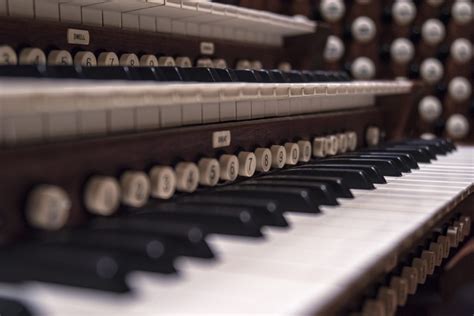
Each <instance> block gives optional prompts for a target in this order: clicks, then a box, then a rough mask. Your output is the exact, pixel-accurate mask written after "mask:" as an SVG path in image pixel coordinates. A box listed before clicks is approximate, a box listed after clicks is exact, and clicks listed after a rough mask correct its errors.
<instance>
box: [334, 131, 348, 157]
mask: <svg viewBox="0 0 474 316" xmlns="http://www.w3.org/2000/svg"><path fill="white" fill-rule="evenodd" d="M336 137H337V141H338V152H339V153H345V152H346V151H347V135H346V134H345V133H340V134H337V135H336Z"/></svg>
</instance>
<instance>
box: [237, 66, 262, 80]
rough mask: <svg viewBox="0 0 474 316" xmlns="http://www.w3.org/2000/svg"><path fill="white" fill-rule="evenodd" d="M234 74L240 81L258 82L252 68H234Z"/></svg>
mask: <svg viewBox="0 0 474 316" xmlns="http://www.w3.org/2000/svg"><path fill="white" fill-rule="evenodd" d="M234 74H235V76H236V77H237V80H238V81H239V82H258V81H257V78H255V74H254V73H253V72H252V71H251V70H250V69H238V70H234Z"/></svg>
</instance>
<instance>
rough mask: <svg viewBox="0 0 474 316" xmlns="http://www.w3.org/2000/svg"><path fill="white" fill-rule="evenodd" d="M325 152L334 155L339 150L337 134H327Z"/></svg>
mask: <svg viewBox="0 0 474 316" xmlns="http://www.w3.org/2000/svg"><path fill="white" fill-rule="evenodd" d="M324 146H325V152H326V155H328V156H334V155H335V154H337V151H338V150H339V142H338V141H337V137H336V135H330V136H326V141H325V142H324Z"/></svg>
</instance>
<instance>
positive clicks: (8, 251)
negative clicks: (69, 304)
mask: <svg viewBox="0 0 474 316" xmlns="http://www.w3.org/2000/svg"><path fill="white" fill-rule="evenodd" d="M0 262H1V263H2V269H0V280H2V281H6V282H21V281H27V280H34V281H41V282H49V283H58V284H65V285H71V286H76V287H86V288H93V289H97V290H103V291H112V292H127V291H128V290H129V288H128V286H127V284H126V283H125V275H126V273H127V272H128V270H126V269H125V268H124V266H123V264H122V262H121V261H120V260H119V258H118V256H117V255H116V254H115V253H113V252H109V251H102V250H96V249H84V248H80V247H77V248H76V247H70V246H55V245H54V246H53V245H45V244H40V243H38V242H35V243H27V244H16V245H15V246H12V247H9V248H4V249H3V250H2V251H1V252H0Z"/></svg>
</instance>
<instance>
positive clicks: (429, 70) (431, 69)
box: [420, 58, 444, 84]
mask: <svg viewBox="0 0 474 316" xmlns="http://www.w3.org/2000/svg"><path fill="white" fill-rule="evenodd" d="M420 74H421V78H423V80H424V81H426V82H428V83H431V84H433V83H436V82H438V81H439V80H441V78H442V77H443V74H444V69H443V65H442V64H441V62H440V61H439V60H437V59H435V58H427V59H425V60H424V61H423V62H422V63H421V66H420Z"/></svg>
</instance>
